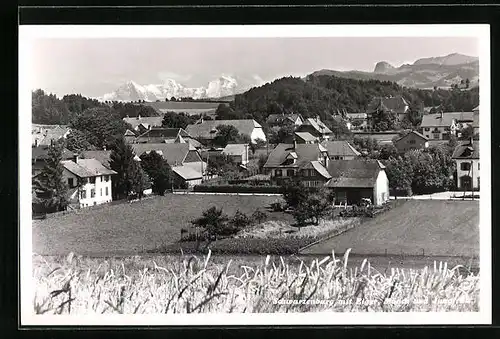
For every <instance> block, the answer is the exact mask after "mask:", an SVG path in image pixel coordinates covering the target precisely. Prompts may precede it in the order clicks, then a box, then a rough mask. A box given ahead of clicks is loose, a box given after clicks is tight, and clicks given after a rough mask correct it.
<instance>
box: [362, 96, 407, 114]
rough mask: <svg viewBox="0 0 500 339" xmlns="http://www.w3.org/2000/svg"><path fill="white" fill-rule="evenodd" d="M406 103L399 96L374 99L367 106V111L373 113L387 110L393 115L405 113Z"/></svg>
mask: <svg viewBox="0 0 500 339" xmlns="http://www.w3.org/2000/svg"><path fill="white" fill-rule="evenodd" d="M406 106H409V104H408V102H407V101H406V100H405V98H403V97H402V96H401V95H398V96H394V97H375V98H373V99H372V101H371V102H370V103H369V104H368V111H370V112H375V111H376V110H377V109H379V110H389V111H393V112H395V113H405V108H406Z"/></svg>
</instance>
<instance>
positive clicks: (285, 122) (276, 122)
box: [266, 113, 304, 128]
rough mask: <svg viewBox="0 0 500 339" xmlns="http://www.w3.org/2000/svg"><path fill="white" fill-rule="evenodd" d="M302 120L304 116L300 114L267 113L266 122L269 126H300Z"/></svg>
mask: <svg viewBox="0 0 500 339" xmlns="http://www.w3.org/2000/svg"><path fill="white" fill-rule="evenodd" d="M303 122H304V118H303V117H302V116H301V115H300V114H295V113H292V114H284V113H283V114H269V116H268V117H267V119H266V123H267V125H268V126H269V127H271V128H273V127H282V126H290V125H293V126H300V125H302V124H303Z"/></svg>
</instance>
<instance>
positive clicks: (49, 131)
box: [31, 125, 71, 146]
mask: <svg viewBox="0 0 500 339" xmlns="http://www.w3.org/2000/svg"><path fill="white" fill-rule="evenodd" d="M70 131H71V129H70V128H69V127H67V126H65V125H32V126H31V140H32V143H33V144H35V140H36V142H37V145H38V146H49V145H50V144H51V142H52V141H57V140H59V139H61V138H65V137H66V136H67V135H68V134H69V132H70Z"/></svg>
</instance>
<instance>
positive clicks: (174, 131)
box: [139, 127, 189, 139]
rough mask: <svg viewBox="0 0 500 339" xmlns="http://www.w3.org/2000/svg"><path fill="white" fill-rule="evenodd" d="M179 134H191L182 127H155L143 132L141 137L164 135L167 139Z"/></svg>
mask: <svg viewBox="0 0 500 339" xmlns="http://www.w3.org/2000/svg"><path fill="white" fill-rule="evenodd" d="M178 135H181V136H189V135H188V133H187V132H186V131H185V130H184V129H182V128H157V127H153V128H151V129H150V130H148V131H146V132H144V133H142V134H141V135H139V137H153V138H154V137H162V138H165V139H175V138H176V137H177V136H178Z"/></svg>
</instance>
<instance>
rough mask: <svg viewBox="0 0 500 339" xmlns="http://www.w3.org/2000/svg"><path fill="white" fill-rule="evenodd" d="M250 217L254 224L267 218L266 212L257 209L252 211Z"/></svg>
mask: <svg viewBox="0 0 500 339" xmlns="http://www.w3.org/2000/svg"><path fill="white" fill-rule="evenodd" d="M251 218H252V220H253V221H254V222H255V223H256V224H260V223H263V222H264V221H266V220H267V214H266V213H264V212H262V211H261V210H259V209H257V210H255V212H253V213H252V217H251Z"/></svg>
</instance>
